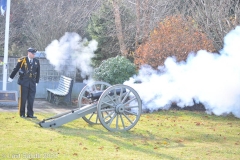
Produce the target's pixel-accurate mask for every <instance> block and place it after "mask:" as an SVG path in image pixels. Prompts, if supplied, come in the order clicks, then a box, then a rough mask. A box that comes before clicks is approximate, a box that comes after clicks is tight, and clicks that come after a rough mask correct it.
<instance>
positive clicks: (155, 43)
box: [134, 16, 215, 68]
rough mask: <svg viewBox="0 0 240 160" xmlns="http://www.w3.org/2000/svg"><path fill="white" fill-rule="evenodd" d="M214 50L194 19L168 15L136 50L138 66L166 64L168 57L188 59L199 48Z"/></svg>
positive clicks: (180, 59) (181, 59) (179, 59)
mask: <svg viewBox="0 0 240 160" xmlns="http://www.w3.org/2000/svg"><path fill="white" fill-rule="evenodd" d="M201 49H204V50H208V51H210V52H212V51H214V50H215V48H214V46H213V42H212V40H210V39H209V38H208V37H207V36H206V34H204V33H203V32H201V30H200V29H199V28H198V26H197V25H196V23H195V22H194V20H192V19H191V18H189V19H183V18H182V17H181V16H173V17H168V18H166V19H165V20H164V21H162V22H160V23H159V25H158V27H157V28H155V29H154V30H153V31H152V32H151V34H150V37H149V39H148V40H147V41H146V42H145V43H143V44H142V45H141V46H139V48H138V49H137V50H136V53H135V55H134V63H135V65H136V66H138V67H139V66H141V65H143V64H148V65H150V66H152V67H153V68H157V67H158V66H160V65H161V66H162V65H164V62H165V60H166V59H167V58H168V57H175V58H176V60H177V61H183V60H186V58H187V56H188V54H189V53H190V52H196V51H198V50H201Z"/></svg>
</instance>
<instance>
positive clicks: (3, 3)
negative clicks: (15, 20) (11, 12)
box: [1, 0, 7, 16]
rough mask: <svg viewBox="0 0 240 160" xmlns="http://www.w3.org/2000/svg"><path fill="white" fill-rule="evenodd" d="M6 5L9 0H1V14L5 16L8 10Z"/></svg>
mask: <svg viewBox="0 0 240 160" xmlns="http://www.w3.org/2000/svg"><path fill="white" fill-rule="evenodd" d="M6 6H7V0H1V15H3V16H4V13H5V11H6Z"/></svg>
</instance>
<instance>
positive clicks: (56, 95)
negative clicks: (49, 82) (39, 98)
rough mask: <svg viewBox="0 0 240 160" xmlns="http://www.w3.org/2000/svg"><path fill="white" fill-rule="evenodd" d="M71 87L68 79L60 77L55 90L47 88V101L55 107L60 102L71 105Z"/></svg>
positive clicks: (71, 84)
mask: <svg viewBox="0 0 240 160" xmlns="http://www.w3.org/2000/svg"><path fill="white" fill-rule="evenodd" d="M72 87H73V80H72V79H71V78H69V77H66V76H61V77H60V80H59V83H58V87H57V88H56V89H49V88H47V100H48V101H49V102H50V103H54V104H56V105H58V104H59V103H60V102H65V103H67V105H68V104H70V105H72Z"/></svg>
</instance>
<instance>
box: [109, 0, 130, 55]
mask: <svg viewBox="0 0 240 160" xmlns="http://www.w3.org/2000/svg"><path fill="white" fill-rule="evenodd" d="M112 5H113V11H114V17H115V25H116V31H117V37H118V41H119V45H120V51H121V54H122V55H124V56H126V55H127V49H126V46H125V43H124V36H123V29H122V21H121V15H120V10H119V6H118V0H113V1H112Z"/></svg>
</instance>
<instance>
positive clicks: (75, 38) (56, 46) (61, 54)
mask: <svg viewBox="0 0 240 160" xmlns="http://www.w3.org/2000/svg"><path fill="white" fill-rule="evenodd" d="M97 45H98V43H97V41H95V40H92V41H90V42H88V40H87V39H82V38H81V37H80V36H79V35H78V34H77V33H69V32H67V33H65V35H64V36H63V37H61V38H60V40H53V41H52V42H51V44H49V45H48V46H47V47H46V48H45V53H46V58H47V59H48V60H49V62H50V63H51V64H52V65H53V66H54V67H55V70H57V71H62V70H64V71H74V70H75V69H76V68H78V69H79V70H80V71H81V76H82V77H83V78H85V76H86V75H91V73H92V71H93V68H92V67H91V66H90V64H91V59H92V58H93V57H94V51H96V50H97Z"/></svg>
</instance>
